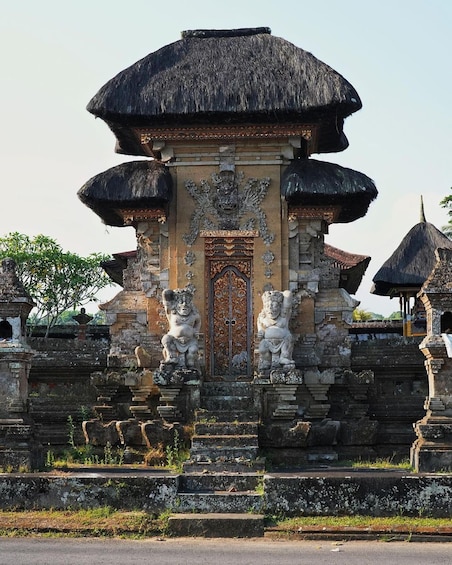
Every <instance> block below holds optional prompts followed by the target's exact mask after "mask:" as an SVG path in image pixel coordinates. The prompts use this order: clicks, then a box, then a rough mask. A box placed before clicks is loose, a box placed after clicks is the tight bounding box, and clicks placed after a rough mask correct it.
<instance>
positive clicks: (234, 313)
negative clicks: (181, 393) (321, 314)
mask: <svg viewBox="0 0 452 565" xmlns="http://www.w3.org/2000/svg"><path fill="white" fill-rule="evenodd" d="M252 250H253V241H252V238H243V237H234V238H232V237H231V238H229V237H225V238H211V239H210V238H209V239H208V240H207V241H206V259H207V264H206V266H207V284H208V292H207V295H208V298H207V304H206V306H207V317H208V323H207V324H206V326H207V328H208V329H207V332H206V333H207V336H206V354H207V359H206V361H207V363H206V368H207V373H208V375H207V377H208V378H209V376H211V377H213V378H215V377H217V378H218V377H222V378H224V379H226V380H235V379H236V378H238V377H239V376H240V377H250V376H251V373H252V358H253V352H252V342H253V339H252V336H253V316H252V308H251V305H252V281H251V273H252V261H253V259H252Z"/></svg>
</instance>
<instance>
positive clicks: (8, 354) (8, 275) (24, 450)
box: [0, 259, 42, 471]
mask: <svg viewBox="0 0 452 565" xmlns="http://www.w3.org/2000/svg"><path fill="white" fill-rule="evenodd" d="M33 306H34V303H33V301H32V300H31V298H30V296H28V294H27V293H26V291H25V289H24V287H23V286H22V283H21V282H20V281H19V279H18V278H17V275H16V265H15V263H14V261H13V260H12V259H4V260H3V261H2V263H1V266H0V468H3V469H4V470H11V471H17V470H23V471H25V470H31V469H34V468H37V467H39V466H40V464H41V463H42V461H41V460H42V450H41V449H40V446H39V444H38V442H37V440H36V437H35V433H34V432H35V430H34V425H33V421H32V419H31V417H30V415H29V410H28V375H29V373H30V367H31V359H32V357H33V351H32V350H31V348H30V347H29V345H28V344H27V342H26V335H25V333H26V329H25V328H26V321H27V318H28V315H29V313H30V311H31V309H32V308H33Z"/></svg>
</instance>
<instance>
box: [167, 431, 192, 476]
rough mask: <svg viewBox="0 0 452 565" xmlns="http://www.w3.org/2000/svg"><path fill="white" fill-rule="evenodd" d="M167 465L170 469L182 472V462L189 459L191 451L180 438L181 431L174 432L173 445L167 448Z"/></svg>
mask: <svg viewBox="0 0 452 565" xmlns="http://www.w3.org/2000/svg"><path fill="white" fill-rule="evenodd" d="M165 453H166V466H167V467H169V468H170V469H173V470H175V471H178V472H180V471H181V470H182V463H183V462H184V461H186V460H187V459H188V456H189V452H188V449H187V448H186V447H185V446H184V444H183V442H182V441H181V439H180V436H179V432H178V431H177V430H176V431H175V432H174V439H173V443H172V444H171V445H167V446H166V448H165Z"/></svg>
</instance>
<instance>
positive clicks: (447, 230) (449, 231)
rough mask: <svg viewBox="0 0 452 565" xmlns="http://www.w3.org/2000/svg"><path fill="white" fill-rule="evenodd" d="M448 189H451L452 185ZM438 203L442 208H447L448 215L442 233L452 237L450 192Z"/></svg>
mask: <svg viewBox="0 0 452 565" xmlns="http://www.w3.org/2000/svg"><path fill="white" fill-rule="evenodd" d="M450 189H451V190H452V186H451V188H450ZM439 204H440V206H442V207H443V208H447V209H448V212H447V215H448V216H449V223H448V224H447V225H446V226H443V233H444V235H447V237H450V238H452V194H451V195H450V196H446V197H444V198H443V199H442V200H441V202H440V203H439Z"/></svg>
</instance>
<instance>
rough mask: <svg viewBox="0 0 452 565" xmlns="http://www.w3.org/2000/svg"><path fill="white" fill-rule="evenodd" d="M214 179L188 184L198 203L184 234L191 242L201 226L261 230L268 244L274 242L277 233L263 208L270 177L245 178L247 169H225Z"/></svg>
mask: <svg viewBox="0 0 452 565" xmlns="http://www.w3.org/2000/svg"><path fill="white" fill-rule="evenodd" d="M211 179H212V180H211V183H210V184H209V182H208V181H206V180H202V181H201V182H200V183H199V186H198V185H197V184H196V183H195V182H194V181H192V180H187V181H186V182H185V188H186V189H187V191H188V193H189V194H190V196H191V197H192V198H193V199H194V200H195V202H196V206H195V211H194V212H193V214H192V216H191V220H190V231H189V233H186V234H185V235H184V236H183V240H184V242H185V243H186V244H187V245H193V243H194V242H195V241H196V239H197V237H198V235H199V232H200V230H207V231H211V230H242V231H251V230H255V229H256V228H257V229H258V230H259V234H260V237H262V239H263V241H264V243H265V244H266V245H270V244H271V243H273V241H274V239H275V235H274V234H273V233H271V232H270V231H269V229H268V225H267V216H266V214H265V212H264V211H263V210H262V208H261V203H262V201H263V200H264V198H265V196H266V194H267V192H268V187H269V185H270V178H269V177H265V178H263V179H255V178H249V179H248V180H246V182H245V179H244V174H243V172H238V173H234V172H231V171H222V172H221V173H212V175H211Z"/></svg>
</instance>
